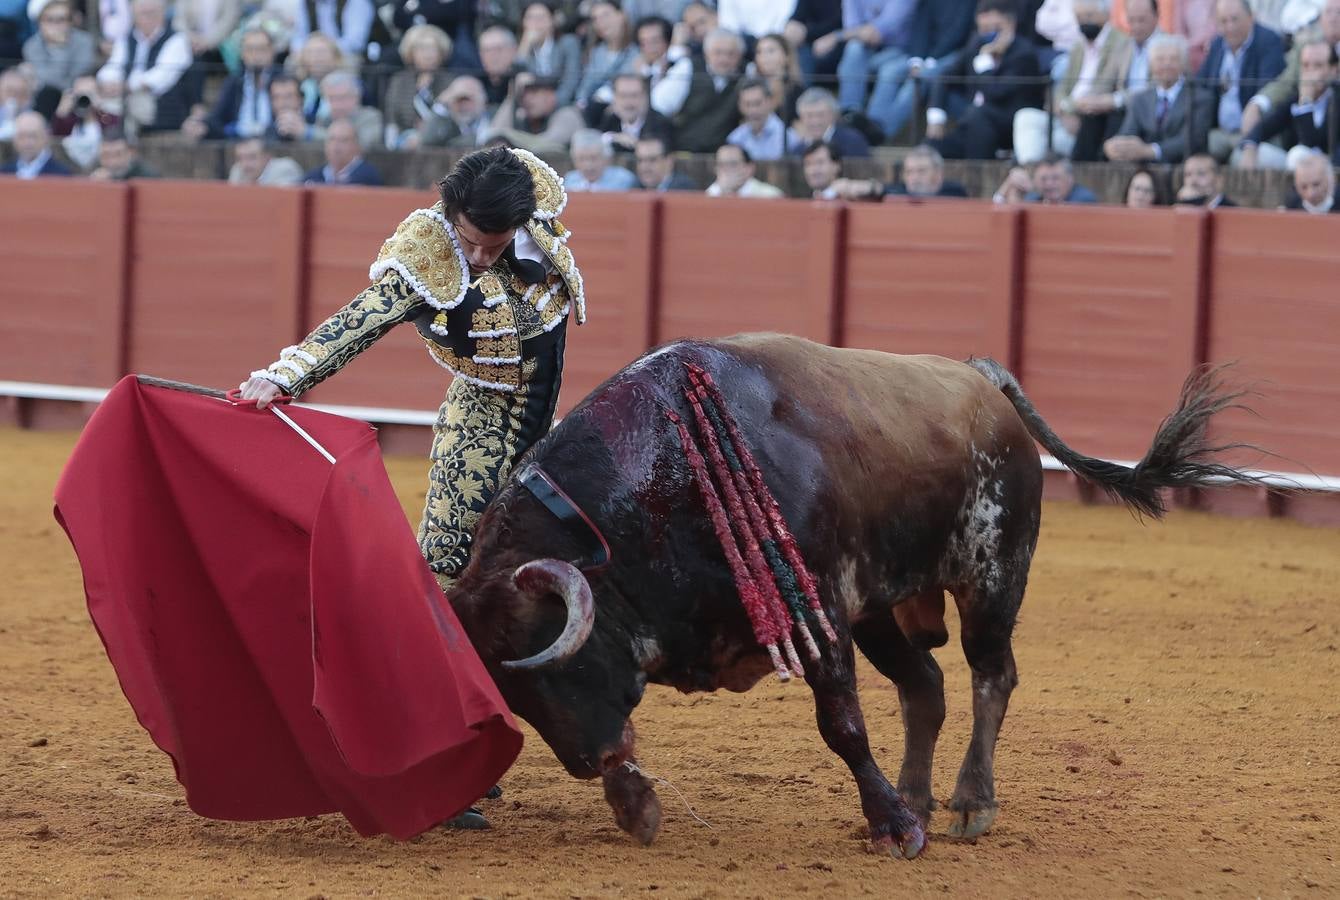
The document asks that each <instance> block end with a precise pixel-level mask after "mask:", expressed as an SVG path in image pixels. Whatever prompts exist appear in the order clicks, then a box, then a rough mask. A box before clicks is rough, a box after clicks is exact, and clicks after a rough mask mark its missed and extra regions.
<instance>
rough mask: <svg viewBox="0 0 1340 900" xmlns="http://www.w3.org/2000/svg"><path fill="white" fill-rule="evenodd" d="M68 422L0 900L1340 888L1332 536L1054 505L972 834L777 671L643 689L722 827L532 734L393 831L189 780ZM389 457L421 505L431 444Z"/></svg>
mask: <svg viewBox="0 0 1340 900" xmlns="http://www.w3.org/2000/svg"><path fill="white" fill-rule="evenodd" d="M72 443H73V436H72V435H69V434H34V433H26V432H18V431H0V460H3V466H0V566H2V567H3V571H4V572H5V573H6V575H5V578H4V581H3V584H4V589H3V593H2V594H0V896H58V895H77V896H96V895H130V894H138V895H160V896H161V895H172V896H225V895H239V894H263V895H282V896H291V897H312V896H326V897H343V896H355V895H371V894H380V895H386V896H405V897H414V896H427V895H434V896H484V897H597V896H599V897H610V896H621V895H631V894H645V895H652V896H657V897H783V896H800V895H802V894H805V895H810V896H821V897H847V896H862V895H879V896H888V895H896V896H923V895H941V894H945V893H952V894H955V895H961V896H974V897H1003V896H1009V897H1043V896H1046V897H1116V896H1128V895H1134V896H1140V897H1161V896H1189V895H1192V894H1204V895H1206V896H1232V897H1237V896H1266V897H1288V896H1307V897H1318V898H1321V897H1334V896H1340V870H1337V867H1336V860H1337V853H1338V852H1340V851H1337V847H1338V846H1340V842H1337V839H1336V830H1335V828H1336V825H1337V821H1338V820H1340V806H1338V805H1337V803H1336V799H1335V798H1336V796H1337V793H1340V754H1337V750H1336V744H1337V738H1338V737H1340V699H1338V698H1337V685H1340V651H1338V650H1337V646H1340V603H1337V600H1338V599H1340V598H1338V594H1337V585H1340V532H1337V531H1333V530H1331V531H1328V530H1320V529H1310V528H1307V527H1304V526H1300V525H1296V524H1292V523H1289V522H1273V521H1257V520H1253V521H1240V520H1230V519H1217V518H1210V517H1206V516H1202V515H1197V514H1193V513H1175V514H1174V515H1173V517H1172V519H1171V520H1170V521H1169V522H1167V523H1164V524H1161V525H1151V526H1141V525H1140V524H1138V523H1137V522H1136V521H1134V520H1133V519H1132V518H1131V516H1129V515H1128V514H1126V513H1125V512H1123V511H1120V510H1117V509H1110V508H1082V507H1077V506H1071V505H1056V504H1053V505H1049V506H1048V507H1047V509H1046V511H1045V513H1044V515H1043V534H1042V540H1041V544H1040V547H1039V551H1038V555H1037V559H1036V561H1035V563H1034V567H1033V580H1032V585H1031V588H1030V590H1029V594H1028V598H1027V600H1026V601H1025V603H1024V608H1023V618H1022V622H1021V624H1020V627H1019V630H1018V632H1017V635H1016V641H1015V653H1016V656H1017V658H1018V662H1019V671H1020V676H1021V679H1022V681H1021V684H1020V686H1019V688H1018V690H1017V691H1016V692H1015V694H1014V699H1013V703H1012V704H1011V709H1010V714H1009V716H1008V718H1007V719H1006V722H1005V729H1004V733H1003V735H1002V738H1001V744H1000V750H999V753H998V755H997V764H996V768H997V776H998V784H999V787H998V794H999V797H1000V801H1001V814H1000V817H999V819H997V822H996V827H995V830H994V831H992V832H991V833H990V834H988V835H987V836H986V837H984V838H982V839H981V840H980V841H979V842H977V843H976V844H974V845H967V844H954V843H950V842H949V841H948V840H947V839H944V838H943V836H942V835H943V822H940V821H937V822H935V823H933V825H932V830H933V832H935V833H934V834H933V835H932V841H933V842H932V844H931V846H930V847H929V849H928V851H927V853H926V855H925V856H924V857H923V858H922V859H921V860H919V861H917V862H914V863H905V862H898V861H894V860H892V859H887V858H883V857H880V856H876V855H874V854H873V853H872V852H869V851H868V850H867V844H866V842H865V840H864V834H863V832H864V820H863V819H862V817H861V814H860V809H859V805H858V802H857V798H856V791H855V785H854V782H853V781H852V779H851V777H850V775H849V774H848V773H847V771H846V769H845V767H844V766H843V765H842V763H841V762H840V761H839V760H838V759H837V758H836V757H835V756H834V755H833V754H831V753H830V752H829V751H828V750H827V748H826V747H825V746H824V745H823V742H822V741H821V739H820V738H819V735H818V733H817V731H816V729H815V726H814V714H813V707H812V703H811V698H810V695H809V692H808V691H807V690H806V688H805V686H804V685H803V684H792V685H790V686H781V685H778V684H775V683H772V682H767V683H764V684H761V685H760V686H759V687H758V688H756V689H755V690H754V691H753V692H752V693H749V694H747V695H743V696H739V695H727V694H719V695H697V696H681V695H678V694H675V693H672V692H670V691H667V690H664V689H655V688H653V689H651V690H649V691H648V694H647V697H646V700H645V701H644V703H643V705H642V707H641V709H640V711H639V714H638V715H637V717H636V722H637V724H638V728H639V733H640V748H641V751H642V753H641V756H642V761H643V764H644V765H645V767H646V768H647V769H649V770H650V771H652V772H655V773H657V774H659V775H662V776H665V777H667V778H669V779H670V780H671V781H672V782H674V784H675V785H676V786H677V787H678V788H679V789H680V790H681V791H682V792H683V793H684V795H685V797H686V798H687V799H688V800H689V801H690V802H691V803H692V804H693V806H694V808H695V809H696V811H697V812H698V814H699V815H701V816H702V817H703V818H704V819H706V820H707V821H708V822H709V823H711V829H710V830H709V829H708V828H707V827H704V826H703V825H700V824H698V823H697V822H695V821H694V820H693V819H692V818H691V817H690V816H689V814H688V812H687V811H686V810H685V808H684V806H683V804H682V803H681V802H680V801H679V799H677V798H676V796H675V795H674V793H673V792H672V791H670V790H669V789H667V788H664V787H662V789H661V791H660V793H661V802H662V805H663V807H664V810H665V822H664V825H663V829H662V832H661V836H660V838H659V840H658V841H657V843H656V844H655V845H653V846H652V847H651V848H648V849H643V848H641V847H637V846H635V845H633V844H632V843H631V842H630V841H629V840H628V839H627V838H626V837H625V836H624V835H623V834H622V833H621V832H619V831H618V830H617V828H616V827H615V825H614V823H613V820H612V818H611V816H610V813H609V809H608V808H607V807H606V805H605V803H604V800H603V798H602V797H601V793H600V788H599V785H598V783H594V782H593V783H580V782H576V781H573V780H571V779H569V778H568V777H566V776H565V775H564V773H563V772H562V770H561V769H560V768H559V767H558V765H557V763H556V762H555V761H554V760H553V758H552V757H551V756H550V755H549V752H548V750H547V748H546V747H545V746H544V744H543V743H542V742H541V741H540V740H539V739H538V738H536V737H535V736H534V735H533V733H531V734H528V735H527V739H528V744H527V747H526V749H525V751H524V753H523V755H522V757H521V760H520V762H519V763H518V764H517V766H516V767H515V768H514V769H513V770H512V772H511V773H510V774H509V775H508V776H507V778H506V780H505V781H504V788H505V790H506V796H505V797H504V799H502V800H501V801H497V802H495V803H492V804H490V807H489V813H490V816H491V818H492V820H493V822H494V826H495V827H494V829H493V830H492V831H490V832H484V833H467V834H456V833H447V832H444V831H440V830H439V831H436V832H433V833H431V834H428V835H426V836H423V837H421V838H419V839H417V840H415V841H413V842H410V843H407V844H396V843H393V842H391V841H390V840H385V839H378V840H362V839H360V838H358V836H357V835H356V834H355V833H354V832H353V831H352V829H350V828H349V827H347V826H346V824H345V823H344V820H343V819H342V818H340V817H338V816H328V817H323V818H320V819H313V820H302V821H286V822H274V823H258V824H238V823H225V822H213V821H208V820H205V819H201V818H199V817H197V816H195V815H194V814H193V813H191V812H190V811H189V810H188V809H187V808H186V807H185V805H184V801H183V800H182V799H181V796H182V795H181V791H180V789H179V786H178V785H177V783H176V782H175V780H174V779H173V776H172V766H171V763H170V761H169V760H168V758H167V756H165V755H164V754H162V753H160V752H159V751H158V750H157V749H155V748H154V747H153V746H152V744H151V743H150V741H149V738H148V736H147V734H146V733H145V732H144V731H142V730H141V729H140V727H139V726H138V725H137V724H136V723H135V720H134V718H133V717H132V715H131V711H130V707H129V705H128V704H127V703H126V701H125V699H124V697H123V696H122V695H121V692H120V690H119V689H118V687H117V684H116V681H115V678H114V676H113V673H112V669H111V666H110V665H109V663H108V662H107V659H106V656H105V655H104V654H103V651H102V647H101V645H100V644H99V641H98V638H97V636H96V634H95V633H94V631H93V628H92V626H91V624H90V622H89V619H88V616H87V614H86V612H85V609H84V598H83V593H82V589H81V586H80V579H79V571H78V568H77V566H76V564H75V559H74V555H73V553H72V551H71V550H70V546H69V544H68V543H67V541H66V539H65V536H64V534H63V533H62V532H61V530H60V529H59V527H58V526H57V525H56V523H55V521H54V520H53V519H52V518H51V514H50V510H51V491H52V486H53V485H54V483H55V479H56V476H57V474H58V472H59V470H60V466H61V464H62V462H63V460H64V459H65V457H66V455H67V453H68V452H69V449H70V447H71V446H72ZM390 468H391V472H392V477H393V479H394V480H395V483H396V485H397V487H398V489H399V490H400V492H401V497H402V499H403V500H404V502H405V504H406V506H407V507H409V508H411V509H412V510H413V511H414V515H416V516H417V513H418V503H419V496H420V495H419V493H418V492H419V491H420V489H421V480H422V476H423V469H424V464H423V463H422V461H420V460H413V459H395V460H391V461H390ZM951 608H952V605H951ZM939 658H940V661H941V663H942V665H943V666H944V669H945V672H946V684H947V689H948V701H949V719H948V721H947V722H946V723H945V730H944V732H943V736H942V738H941V744H940V750H941V752H940V755H939V758H938V759H937V765H936V793H937V796H940V797H942V798H947V796H948V794H949V792H950V791H951V790H952V787H953V778H954V775H955V772H956V770H957V766H958V762H959V760H960V758H961V754H962V752H963V748H964V746H965V744H966V742H967V733H968V715H969V698H968V688H967V673H966V667H965V666H964V663H963V657H962V654H961V653H960V652H959V650H958V648H957V643H956V641H951V643H950V645H949V646H948V647H945V648H944V649H943V650H942V651H940V653H939ZM861 689H862V697H863V699H864V707H865V713H866V719H867V722H868V724H869V727H870V732H871V739H872V743H873V744H874V746H875V747H876V748H877V749H876V757H877V759H878V760H879V761H880V763H881V765H882V766H883V767H884V769H885V771H886V772H888V773H890V774H891V775H893V774H896V772H897V769H898V763H899V759H900V755H901V751H902V731H901V726H900V724H899V720H898V717H897V696H896V693H895V691H894V689H893V688H892V686H891V685H890V684H889V683H888V682H886V681H885V680H883V679H882V678H881V677H879V676H878V675H877V674H876V673H875V672H874V671H873V670H872V669H871V668H869V667H868V666H866V667H864V668H863V670H862V675H861ZM776 748H780V749H776Z"/></svg>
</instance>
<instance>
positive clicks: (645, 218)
mask: <svg viewBox="0 0 1340 900" xmlns="http://www.w3.org/2000/svg"><path fill="white" fill-rule="evenodd" d="M655 199H656V198H655V195H651V194H628V195H622V194H596V193H581V194H577V193H574V194H572V195H571V196H570V197H569V199H568V208H567V210H566V211H565V212H564V213H563V222H564V224H566V225H567V226H568V227H569V228H570V229H572V238H571V240H570V241H569V244H568V246H569V247H570V248H571V249H572V253H573V256H574V257H575V258H576V260H577V266H578V268H580V269H581V271H582V277H583V279H584V280H585V285H586V306H587V314H588V319H587V322H586V324H585V325H582V326H580V327H578V326H577V324H576V322H575V320H572V321H570V322H569V324H568V346H567V352H566V359H565V361H564V366H563V389H562V395H561V399H560V406H559V413H560V414H562V413H564V412H566V411H567V410H569V409H571V408H572V407H573V406H574V405H575V404H576V403H577V402H578V401H580V400H581V399H582V398H583V397H585V396H586V395H587V394H588V393H590V392H591V390H592V389H593V388H595V387H596V386H597V385H598V384H600V382H602V381H604V380H605V379H606V378H608V377H609V376H610V375H613V374H614V373H615V372H617V371H619V369H621V368H623V367H624V366H625V365H627V364H628V362H629V361H630V360H633V359H635V358H636V357H637V356H638V354H640V353H642V351H644V350H646V349H647V348H648V347H650V346H651V342H652V334H651V323H652V298H653V296H654V293H653V292H654V290H655V271H656V262H657V259H656V249H657V248H656V240H655V231H656V229H655V222H656V202H655Z"/></svg>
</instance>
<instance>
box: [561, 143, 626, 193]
mask: <svg viewBox="0 0 1340 900" xmlns="http://www.w3.org/2000/svg"><path fill="white" fill-rule="evenodd" d="M569 153H570V155H571V156H572V165H573V166H574V168H573V170H572V171H571V172H569V173H568V174H566V175H564V176H563V187H564V188H566V189H567V190H569V191H628V190H632V189H633V188H634V187H636V186H637V178H636V177H635V176H634V175H633V173H632V172H630V171H628V170H627V169H625V168H624V167H623V166H615V165H611V164H610V159H611V158H612V157H613V156H614V152H613V151H612V150H610V147H609V145H608V144H607V143H605V139H604V136H603V135H602V134H601V133H600V132H599V131H596V130H595V129H594V128H583V129H582V130H580V131H578V132H577V133H576V134H574V135H573V136H572V149H571V150H570V151H569Z"/></svg>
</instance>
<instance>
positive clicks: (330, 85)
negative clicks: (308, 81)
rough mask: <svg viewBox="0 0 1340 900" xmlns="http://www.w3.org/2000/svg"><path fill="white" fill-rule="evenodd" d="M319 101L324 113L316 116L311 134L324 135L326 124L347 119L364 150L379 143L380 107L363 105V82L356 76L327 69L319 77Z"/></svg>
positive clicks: (380, 131)
mask: <svg viewBox="0 0 1340 900" xmlns="http://www.w3.org/2000/svg"><path fill="white" fill-rule="evenodd" d="M321 100H322V105H323V107H324V110H325V112H324V113H323V114H321V115H318V116H317V119H316V124H315V128H314V129H313V136H314V137H315V138H316V139H317V140H322V139H324V138H325V133H326V129H327V128H329V127H330V123H332V122H334V121H337V120H339V119H348V120H349V121H350V122H353V123H354V127H355V128H356V129H358V144H359V146H360V147H361V148H362V149H364V150H366V149H367V148H369V147H379V146H381V142H382V114H381V110H379V109H376V108H375V107H371V106H364V105H363V85H362V83H361V82H360V81H359V80H358V76H357V75H352V74H350V73H348V72H331V73H330V74H329V75H327V76H326V77H325V78H322V79H321Z"/></svg>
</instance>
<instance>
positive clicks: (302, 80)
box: [294, 31, 344, 122]
mask: <svg viewBox="0 0 1340 900" xmlns="http://www.w3.org/2000/svg"><path fill="white" fill-rule="evenodd" d="M343 68H344V53H343V51H342V50H340V46H339V44H337V43H335V39H334V38H332V37H330V36H329V35H325V34H322V33H321V32H319V31H318V32H317V33H316V34H314V35H311V36H310V37H308V38H307V43H305V44H303V46H302V50H300V51H298V54H297V65H296V66H295V68H294V74H295V75H297V77H298V81H299V85H300V88H301V93H302V114H303V117H304V118H305V119H307V121H308V122H315V121H316V120H317V117H318V116H321V115H324V114H325V101H324V100H322V99H321V81H322V79H324V78H325V77H326V76H327V75H329V74H330V73H331V72H338V71H340V70H341V69H343Z"/></svg>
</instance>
